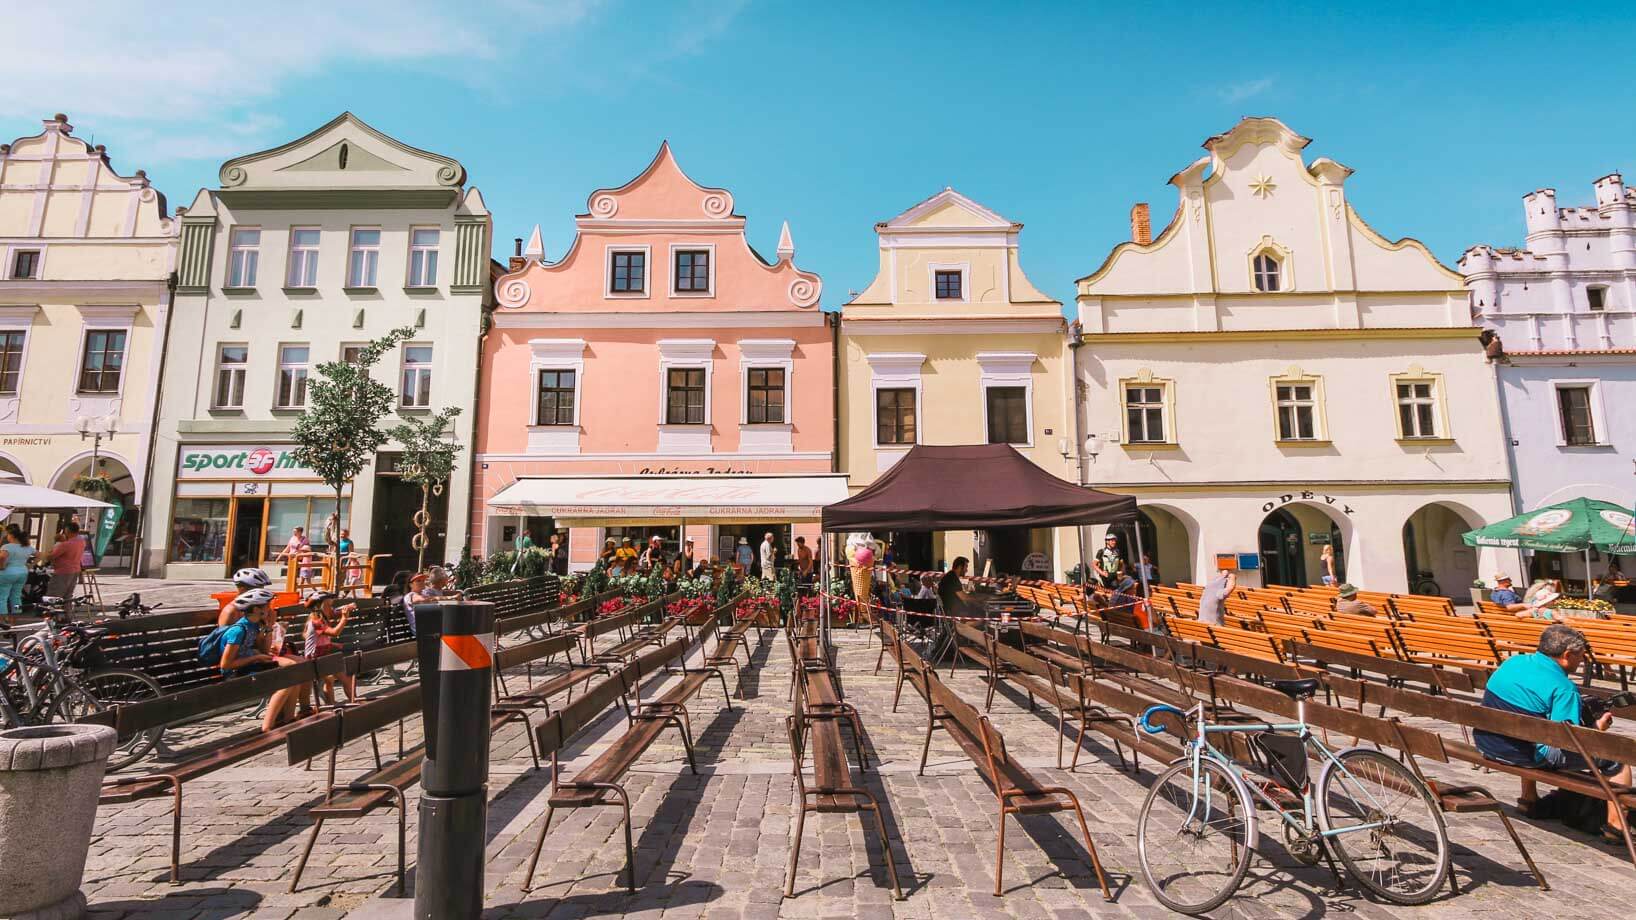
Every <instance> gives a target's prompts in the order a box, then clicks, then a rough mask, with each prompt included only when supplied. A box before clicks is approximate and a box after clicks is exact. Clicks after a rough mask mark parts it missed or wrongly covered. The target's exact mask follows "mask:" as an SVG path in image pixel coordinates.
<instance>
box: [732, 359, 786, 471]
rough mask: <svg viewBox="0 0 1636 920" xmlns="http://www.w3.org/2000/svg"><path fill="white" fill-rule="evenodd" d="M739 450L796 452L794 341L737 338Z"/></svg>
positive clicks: (772, 452) (763, 452)
mask: <svg viewBox="0 0 1636 920" xmlns="http://www.w3.org/2000/svg"><path fill="white" fill-rule="evenodd" d="M736 344H737V346H738V362H739V363H738V371H739V394H740V395H739V419H738V421H739V433H738V436H739V450H741V451H743V452H746V453H758V454H787V453H790V452H791V451H793V450H794V449H795V445H794V441H793V438H794V431H795V428H794V425H792V424H791V422H792V420H793V419H792V416H791V410H792V409H793V408H794V407H793V406H792V405H791V403H790V394H791V392H792V390H791V389H790V387H791V386H792V382H793V381H794V379H795V340H794V339H739V340H738V342H737V343H736Z"/></svg>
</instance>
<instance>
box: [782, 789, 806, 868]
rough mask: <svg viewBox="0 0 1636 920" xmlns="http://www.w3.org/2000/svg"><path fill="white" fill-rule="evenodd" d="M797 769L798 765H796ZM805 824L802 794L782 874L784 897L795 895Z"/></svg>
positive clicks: (804, 806) (804, 798)
mask: <svg viewBox="0 0 1636 920" xmlns="http://www.w3.org/2000/svg"><path fill="white" fill-rule="evenodd" d="M797 768H798V769H799V765H797ZM806 824H807V800H806V797H805V796H803V797H802V799H801V807H800V808H797V809H796V810H795V836H794V837H793V838H792V839H791V841H790V868H789V871H788V872H787V873H785V876H784V897H786V898H793V897H795V864H796V863H797V862H798V861H799V860H800V859H801V830H802V828H804V827H806Z"/></svg>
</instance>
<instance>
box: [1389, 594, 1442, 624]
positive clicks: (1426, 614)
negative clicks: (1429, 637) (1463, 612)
mask: <svg viewBox="0 0 1636 920" xmlns="http://www.w3.org/2000/svg"><path fill="white" fill-rule="evenodd" d="M1386 606H1387V607H1388V609H1390V610H1391V612H1392V615H1393V616H1395V617H1397V618H1398V619H1400V620H1420V619H1428V618H1436V617H1451V616H1454V602H1453V601H1451V600H1449V599H1448V598H1446V597H1430V596H1427V595H1423V594H1393V595H1390V596H1388V597H1387V599H1386Z"/></svg>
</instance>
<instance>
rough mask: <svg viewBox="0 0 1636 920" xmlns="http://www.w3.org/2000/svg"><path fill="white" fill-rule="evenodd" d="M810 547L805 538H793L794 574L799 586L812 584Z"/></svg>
mask: <svg viewBox="0 0 1636 920" xmlns="http://www.w3.org/2000/svg"><path fill="white" fill-rule="evenodd" d="M812 561H813V560H812V547H810V546H808V545H807V538H806V537H796V538H795V574H796V578H797V579H798V580H799V581H800V582H801V584H804V585H805V584H810V583H811V582H812Z"/></svg>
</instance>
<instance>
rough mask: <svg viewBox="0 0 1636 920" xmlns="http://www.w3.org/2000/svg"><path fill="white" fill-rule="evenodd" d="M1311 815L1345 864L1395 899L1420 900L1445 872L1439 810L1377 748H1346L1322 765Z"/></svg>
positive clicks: (1436, 886) (1422, 785)
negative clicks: (1315, 816) (1314, 811)
mask: <svg viewBox="0 0 1636 920" xmlns="http://www.w3.org/2000/svg"><path fill="white" fill-rule="evenodd" d="M1318 820H1319V822H1320V823H1321V825H1322V827H1323V829H1324V830H1325V831H1326V832H1329V837H1328V838H1327V839H1328V841H1329V843H1330V844H1331V845H1332V846H1333V847H1334V848H1335V852H1336V854H1337V855H1339V856H1340V858H1341V863H1342V864H1344V865H1345V866H1346V871H1347V872H1350V873H1351V874H1352V877H1353V878H1356V879H1357V880H1358V881H1359V882H1360V883H1361V884H1362V885H1363V887H1365V888H1367V889H1369V890H1370V891H1372V892H1374V893H1375V894H1376V895H1379V896H1380V897H1381V898H1384V899H1385V900H1388V901H1391V902H1392V903H1394V904H1411V905H1412V904H1424V903H1426V902H1427V901H1430V900H1431V899H1432V898H1434V897H1436V896H1437V890H1438V889H1439V888H1441V887H1442V886H1443V882H1444V880H1445V879H1446V878H1447V877H1448V872H1449V835H1448V830H1447V829H1446V828H1445V827H1444V826H1443V813H1442V810H1441V809H1440V808H1439V807H1438V805H1437V801H1436V800H1435V799H1434V798H1432V794H1431V790H1429V789H1427V788H1426V784H1425V783H1423V782H1421V781H1420V778H1419V777H1417V776H1415V775H1414V774H1413V773H1412V772H1410V770H1409V768H1408V767H1405V766H1403V765H1402V764H1401V763H1398V762H1397V761H1396V760H1393V759H1392V758H1390V757H1388V756H1386V755H1385V754H1382V753H1381V752H1379V751H1372V750H1367V749H1364V748H1352V749H1351V750H1347V751H1342V752H1341V753H1340V754H1339V755H1338V756H1337V757H1336V759H1335V760H1334V761H1332V762H1330V763H1328V764H1325V765H1324V771H1323V775H1322V776H1320V777H1319V778H1318ZM1360 825H1376V826H1374V827H1369V828H1368V829H1364V828H1363V827H1360ZM1348 828H1357V829H1356V830H1351V831H1348V830H1347V829H1348Z"/></svg>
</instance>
